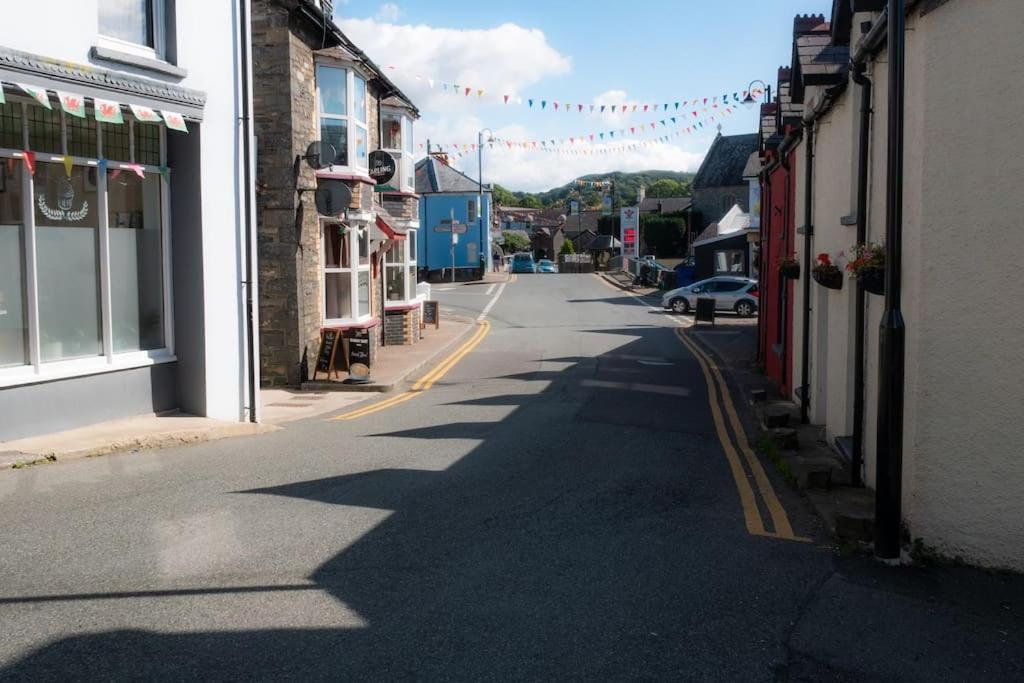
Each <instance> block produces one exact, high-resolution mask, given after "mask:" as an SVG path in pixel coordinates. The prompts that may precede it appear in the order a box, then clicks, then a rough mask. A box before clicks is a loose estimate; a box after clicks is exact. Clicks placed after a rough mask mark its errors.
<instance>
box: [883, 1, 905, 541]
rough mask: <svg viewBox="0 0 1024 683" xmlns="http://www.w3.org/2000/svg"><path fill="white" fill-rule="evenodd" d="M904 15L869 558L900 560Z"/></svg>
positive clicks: (892, 15) (892, 140) (896, 61)
mask: <svg viewBox="0 0 1024 683" xmlns="http://www.w3.org/2000/svg"><path fill="white" fill-rule="evenodd" d="M905 29H906V12H905V3H904V0H889V29H888V43H889V55H888V59H889V83H888V88H889V125H888V134H889V145H888V153H887V167H888V168H887V171H888V175H887V177H886V196H885V208H886V212H885V214H886V215H885V249H886V254H885V313H884V314H883V315H882V324H881V325H880V329H879V335H878V337H879V349H878V351H879V353H878V356H879V368H878V371H879V383H878V436H877V454H878V481H877V482H876V491H875V555H876V556H877V557H878V558H880V559H884V560H896V559H899V556H900V526H901V521H902V497H903V391H904V376H903V373H904V352H905V345H906V325H905V323H904V320H903V312H902V310H901V306H902V303H901V301H900V298H901V291H900V287H901V282H900V278H901V275H902V273H901V267H902V247H903V244H902V242H903V107H904V99H905V92H904V87H905V83H904V63H905V57H906V55H905V45H904V31H905Z"/></svg>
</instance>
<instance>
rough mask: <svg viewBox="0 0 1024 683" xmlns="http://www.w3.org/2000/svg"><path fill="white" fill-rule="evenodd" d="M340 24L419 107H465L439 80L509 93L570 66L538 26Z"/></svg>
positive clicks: (437, 109)
mask: <svg viewBox="0 0 1024 683" xmlns="http://www.w3.org/2000/svg"><path fill="white" fill-rule="evenodd" d="M340 23H341V28H342V30H343V31H345V33H346V34H347V35H348V36H349V37H350V38H352V40H353V41H354V42H355V43H356V44H357V45H359V47H360V48H362V49H363V50H364V51H365V52H366V53H367V54H368V55H370V57H371V58H372V59H373V60H374V61H376V62H377V63H378V64H379V65H380V66H381V67H384V68H385V70H386V71H387V74H388V76H389V77H390V78H391V79H392V80H394V81H395V83H397V84H398V85H399V87H401V88H402V89H403V90H405V91H406V92H407V93H408V94H409V96H410V97H412V98H413V100H415V102H416V105H417V106H418V107H419V108H420V109H421V110H422V111H425V112H427V111H429V112H431V113H442V114H443V113H445V112H449V111H451V112H462V111H465V106H466V104H465V102H464V101H461V100H460V98H458V97H455V96H453V95H452V94H451V92H450V91H449V92H447V93H446V92H444V91H443V90H442V87H441V83H442V81H443V82H447V83H450V84H451V83H458V84H460V85H464V86H472V87H474V88H481V89H484V90H485V91H487V92H488V93H489V94H493V95H497V94H499V93H500V94H508V95H513V96H514V95H515V94H516V93H518V92H520V91H521V90H522V89H523V88H524V87H526V86H529V85H532V84H534V83H538V82H540V81H541V80H543V79H545V78H547V77H550V76H558V75H563V74H567V73H569V72H570V71H571V70H572V62H571V60H570V58H569V57H567V56H565V55H563V54H561V53H560V52H558V50H556V49H555V48H553V47H552V46H551V45H549V44H548V41H547V37H546V36H545V35H544V32H543V31H540V30H538V29H529V28H523V27H522V26H518V25H517V24H502V25H501V26H497V27H495V28H488V29H465V30H461V29H451V28H437V27H433V26H426V25H423V24H419V25H412V24H393V23H387V22H382V21H378V20H377V19H344V20H342V21H341V22H340ZM388 67H394V68H393V69H389V68H388ZM417 77H418V78H417ZM431 79H432V80H433V81H434V87H433V88H431V87H430V83H429V81H430V80H431Z"/></svg>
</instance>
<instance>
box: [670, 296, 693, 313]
mask: <svg viewBox="0 0 1024 683" xmlns="http://www.w3.org/2000/svg"><path fill="white" fill-rule="evenodd" d="M672 311H673V312H675V313H689V312H690V302H689V301H687V300H686V299H672Z"/></svg>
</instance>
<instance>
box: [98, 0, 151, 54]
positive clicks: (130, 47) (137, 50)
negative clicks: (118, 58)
mask: <svg viewBox="0 0 1024 683" xmlns="http://www.w3.org/2000/svg"><path fill="white" fill-rule="evenodd" d="M102 1H103V0H100V2H102ZM149 2H150V9H151V11H152V14H153V16H152V22H153V26H152V27H151V28H152V31H153V44H152V45H143V44H141V43H133V42H131V41H128V40H124V39H123V38H116V37H114V36H108V35H105V34H104V33H102V29H100V26H99V13H98V12H97V17H96V19H97V22H96V44H97V45H99V46H101V47H106V48H110V49H111V50H117V51H118V52H124V53H126V54H131V55H135V56H137V57H145V58H148V59H157V60H160V61H164V59H165V57H166V54H167V11H166V5H165V2H164V0H149ZM98 9H99V8H98V6H97V10H98Z"/></svg>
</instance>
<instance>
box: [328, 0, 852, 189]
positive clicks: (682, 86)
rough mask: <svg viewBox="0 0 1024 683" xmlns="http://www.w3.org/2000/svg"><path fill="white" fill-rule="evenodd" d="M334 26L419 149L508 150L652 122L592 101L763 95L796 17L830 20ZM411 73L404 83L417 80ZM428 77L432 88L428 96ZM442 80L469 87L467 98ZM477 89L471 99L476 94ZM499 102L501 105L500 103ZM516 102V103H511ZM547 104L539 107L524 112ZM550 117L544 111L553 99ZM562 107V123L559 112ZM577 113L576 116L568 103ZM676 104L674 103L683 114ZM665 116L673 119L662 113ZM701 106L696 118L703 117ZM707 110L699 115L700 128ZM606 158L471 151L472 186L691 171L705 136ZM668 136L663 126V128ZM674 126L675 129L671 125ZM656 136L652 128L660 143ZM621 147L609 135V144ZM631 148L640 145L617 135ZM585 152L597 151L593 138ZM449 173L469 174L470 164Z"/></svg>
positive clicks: (680, 11) (623, 7)
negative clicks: (406, 122)
mask: <svg viewBox="0 0 1024 683" xmlns="http://www.w3.org/2000/svg"><path fill="white" fill-rule="evenodd" d="M335 4H336V12H335V15H336V18H337V19H338V21H339V23H340V24H341V25H342V28H343V29H344V30H345V31H346V33H348V34H349V35H350V36H351V37H352V38H353V39H354V40H355V41H356V43H357V44H358V45H359V46H360V47H362V48H363V49H364V50H365V51H366V52H367V53H368V54H369V55H370V56H371V57H372V58H373V59H374V60H375V61H377V62H378V63H379V64H380V65H381V66H385V67H393V68H390V69H389V75H390V76H391V77H392V79H393V80H394V81H395V82H396V83H398V84H399V86H400V87H402V88H403V89H404V90H405V91H406V93H407V94H408V95H410V97H411V98H412V99H413V100H414V101H415V102H416V103H417V105H418V106H419V107H420V109H421V111H422V115H423V116H422V119H421V120H420V121H419V122H418V123H417V126H416V141H417V148H416V149H417V154H420V153H422V152H421V150H420V149H419V143H424V142H425V141H426V139H427V138H428V137H429V138H430V139H431V140H432V141H433V142H434V143H438V142H440V143H442V144H452V143H467V144H468V143H472V142H475V140H476V133H477V131H478V130H480V129H481V128H483V127H488V128H490V129H491V130H493V131H494V132H495V134H496V135H497V136H498V137H501V138H502V139H510V140H527V141H529V140H536V139H548V140H550V139H552V138H554V139H557V140H564V139H565V138H568V137H570V136H573V137H576V136H579V135H580V134H587V133H591V132H594V133H596V132H599V131H610V130H616V131H621V130H623V129H626V132H627V133H628V128H629V127H631V126H633V127H639V126H643V125H646V124H648V123H650V122H651V121H652V120H660V119H662V118H665V117H664V116H661V115H659V116H654V115H651V114H647V115H644V114H643V113H642V109H641V108H639V107H638V112H637V113H636V114H632V113H630V114H628V115H627V116H625V117H623V116H620V115H618V114H616V115H615V116H612V115H611V114H610V113H608V110H606V114H605V115H604V116H599V115H597V113H595V114H593V115H591V114H590V113H589V105H590V104H592V103H606V104H609V105H610V104H612V103H620V104H621V103H622V102H628V103H638V104H639V103H652V104H653V103H662V102H669V103H674V102H675V101H680V100H691V99H693V98H698V97H699V98H703V97H705V96H707V97H712V96H715V95H721V94H722V93H729V94H731V93H733V92H735V91H740V90H744V89H746V87H747V85H748V84H749V83H750V81H752V80H754V79H762V80H764V81H767V82H768V83H771V84H772V85H773V86H774V76H775V71H776V68H777V67H778V66H780V65H782V64H787V63H788V62H789V60H790V50H791V30H792V21H793V17H794V16H795V15H796V14H808V13H821V14H825V15H826V19H827V15H828V13H829V12H830V10H831V5H832V2H831V0H717V1H711V2H695V1H693V0H674V1H669V0H649V1H647V2H604V1H593V2H572V1H569V2H566V1H559V0H546V1H541V0H517V1H516V2H501V3H488V2H480V1H479V0H477V1H475V2H469V1H466V0H445V1H444V2H437V1H436V0H435V1H428V0H406V1H404V2H403V1H402V0H396V1H395V2H387V3H382V2H379V1H375V0H348V1H347V2H340V1H339V0H336V2H335ZM417 77H418V78H417ZM430 80H433V81H434V87H433V88H431V87H430ZM442 83H450V84H454V83H457V84H459V85H460V86H465V85H468V86H472V87H473V88H474V91H473V93H472V94H471V96H470V97H468V98H467V97H464V96H462V95H461V94H460V95H454V94H452V92H451V90H449V91H443V90H442ZM477 89H482V90H484V96H483V97H477V95H476V90H477ZM505 94H509V95H510V96H511V99H510V103H511V104H510V105H504V104H503V95H505ZM518 98H522V101H523V104H522V105H517V104H516V102H517V100H518ZM529 98H533V99H534V100H535V101H536V102H538V103H539V101H540V100H541V99H546V100H548V102H549V104H548V106H547V108H546V109H545V110H543V111H542V110H540V109H539V106H537V105H536V104H535V106H534V108H532V109H531V108H529V107H528V106H526V101H527V99H529ZM554 101H558V102H559V103H560V108H559V110H558V111H557V112H555V111H554V107H553V102H554ZM566 102H569V103H572V104H573V108H574V111H573V112H572V113H566V112H565V110H564V103H566ZM580 103H582V104H584V105H585V109H584V113H583V114H579V113H577V112H576V111H575V110H576V109H577V107H576V105H577V104H580ZM687 108H688V107H687ZM671 113H674V112H670V114H671ZM715 113H716V112H714V111H713V110H709V112H708V114H715ZM706 116H707V114H704V113H703V112H700V118H701V119H702V120H703V119H705V118H706ZM717 122H720V123H721V124H722V132H723V133H725V134H732V133H745V132H752V131H754V130H756V126H757V117H756V111H755V110H754V109H753V108H752V109H745V108H739V110H738V111H736V112H735V113H734V114H732V115H730V116H726V117H724V118H722V117H718V121H717ZM715 125H716V124H715V123H711V122H708V124H707V125H706V127H705V129H704V130H703V131H702V132H700V133H697V134H683V135H680V136H678V137H672V138H671V139H670V141H669V143H668V144H659V145H652V146H645V147H641V148H639V149H636V150H633V151H625V150H621V149H618V150H616V151H614V152H613V153H607V154H581V153H579V150H584V149H587V150H592V151H593V150H595V149H601V147H600V145H597V146H591V145H589V143H586V144H584V145H583V146H579V145H575V146H570V147H567V149H573V150H577V153H575V154H550V153H542V152H539V151H538V152H534V151H532V150H524V149H518V148H513V149H508V148H507V147H503V146H502V145H500V144H499V145H496V146H495V148H494V149H493V150H491V149H488V150H486V151H485V153H484V180H485V181H494V182H499V183H501V184H503V185H505V186H507V187H510V188H511V189H517V190H544V189H548V188H550V187H554V186H557V185H561V184H563V183H565V182H568V181H569V180H571V179H572V178H574V177H577V176H579V175H583V174H585V173H602V172H608V171H612V170H644V169H655V168H657V169H668V170H690V171H692V170H695V169H696V167H697V166H698V165H699V163H700V160H701V159H702V158H703V155H704V152H705V151H706V150H707V148H708V146H709V145H710V142H711V140H712V138H713V136H714V133H715ZM678 129H680V128H673V127H671V126H669V127H668V129H667V131H666V132H671V131H672V130H678ZM682 129H685V127H683V128H682ZM661 130H665V129H664V128H662V127H661V126H660V124H659V132H658V133H656V134H650V135H647V136H646V137H647V138H650V137H653V136H654V135H660V134H661ZM619 137H621V136H620V135H619V134H618V133H617V135H616V138H619ZM627 138H629V139H633V140H639V139H644V138H641V137H639V136H637V135H627ZM598 142H599V141H598ZM455 164H456V166H458V167H459V168H461V169H462V170H465V171H467V172H470V173H472V174H473V175H475V174H476V172H477V168H476V155H475V154H466V155H465V156H463V157H462V158H459V159H458V160H456V162H455Z"/></svg>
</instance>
